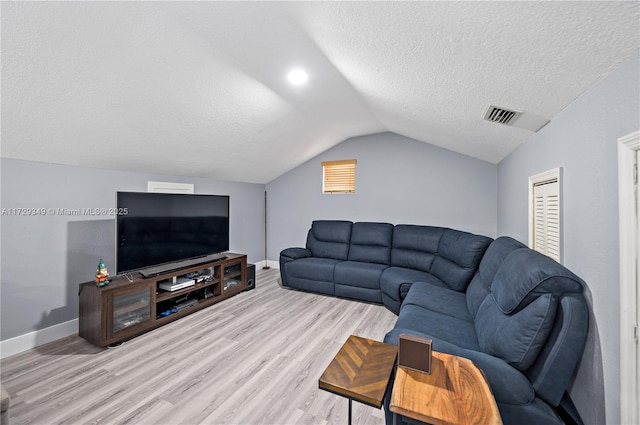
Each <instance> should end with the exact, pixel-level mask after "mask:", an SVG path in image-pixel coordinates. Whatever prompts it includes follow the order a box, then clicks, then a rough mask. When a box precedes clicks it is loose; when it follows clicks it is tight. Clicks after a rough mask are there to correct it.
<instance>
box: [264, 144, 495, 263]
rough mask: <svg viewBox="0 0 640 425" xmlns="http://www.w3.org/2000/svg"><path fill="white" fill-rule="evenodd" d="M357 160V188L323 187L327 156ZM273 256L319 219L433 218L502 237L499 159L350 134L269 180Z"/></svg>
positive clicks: (436, 223)
mask: <svg viewBox="0 0 640 425" xmlns="http://www.w3.org/2000/svg"><path fill="white" fill-rule="evenodd" d="M352 158H355V159H357V161H358V163H357V165H356V193H355V194H351V195H345V194H336V195H324V194H322V166H321V162H322V161H330V160H340V159H352ZM267 193H268V206H267V214H268V217H269V218H268V226H267V229H268V241H269V245H268V257H269V260H274V261H277V260H278V255H279V253H280V251H281V250H282V249H284V248H287V247H291V246H304V244H305V241H306V235H307V230H308V229H309V227H310V225H311V222H312V221H313V220H317V219H344V220H352V221H383V222H389V223H394V224H401V223H410V224H428V225H433V226H444V227H452V228H454V229H460V230H466V231H469V232H473V233H479V234H484V235H488V236H492V237H493V236H495V234H496V227H497V223H496V220H497V211H496V208H497V166H496V165H495V164H491V163H488V162H484V161H480V160H478V159H474V158H471V157H468V156H465V155H461V154H457V153H455V152H451V151H448V150H445V149H441V148H438V147H436V146H433V145H429V144H426V143H423V142H419V141H416V140H414V139H409V138H406V137H403V136H399V135H397V134H394V133H381V134H375V135H370V136H362V137H356V138H352V139H348V140H346V141H344V142H342V143H340V144H339V145H337V146H335V147H334V148H332V149H330V150H328V151H326V152H324V153H322V154H321V155H318V156H317V157H315V158H313V159H311V160H309V161H307V162H306V163H304V164H302V165H300V166H299V167H297V168H295V169H293V170H292V171H290V172H288V173H286V174H284V175H282V176H280V177H278V178H277V179H275V180H273V181H271V182H270V183H268V184H267Z"/></svg>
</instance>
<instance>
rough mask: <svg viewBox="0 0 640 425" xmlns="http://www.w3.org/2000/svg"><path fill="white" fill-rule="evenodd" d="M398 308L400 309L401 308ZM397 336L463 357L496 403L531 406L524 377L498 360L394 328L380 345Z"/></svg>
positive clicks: (531, 394) (531, 391)
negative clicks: (481, 377)
mask: <svg viewBox="0 0 640 425" xmlns="http://www.w3.org/2000/svg"><path fill="white" fill-rule="evenodd" d="M402 309H403V310H404V307H402ZM401 334H411V335H415V336H420V337H423V338H430V339H431V340H432V341H433V350H434V351H439V352H441V353H447V354H452V355H454V356H460V357H464V358H467V359H469V360H471V361H473V362H474V363H475V364H476V365H477V366H478V367H479V368H480V369H481V370H482V372H484V374H485V376H486V377H487V380H488V381H489V386H490V387H491V391H492V392H493V395H494V397H495V399H496V401H497V402H498V403H507V404H512V405H525V404H529V403H531V402H532V401H533V400H534V398H535V391H534V389H533V387H532V386H531V382H529V380H528V379H527V377H526V376H524V375H523V374H522V373H521V372H520V371H518V370H516V369H514V368H513V367H511V366H510V365H509V364H508V363H506V362H505V361H504V360H502V359H500V358H497V357H494V356H491V355H489V354H486V353H482V352H480V351H476V350H468V349H464V348H461V347H459V346H457V345H455V344H451V343H449V342H447V341H445V340H442V339H441V338H438V337H436V336H435V335H433V334H431V333H427V332H417V331H415V330H414V329H411V328H409V329H407V328H402V327H398V326H396V327H395V328H394V329H393V330H392V331H391V332H389V333H387V335H386V336H385V337H384V342H386V343H388V344H394V345H398V337H399V336H400V335H401Z"/></svg>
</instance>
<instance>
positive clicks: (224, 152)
mask: <svg viewBox="0 0 640 425" xmlns="http://www.w3.org/2000/svg"><path fill="white" fill-rule="evenodd" d="M1 7H2V10H1V13H2V15H1V19H2V27H1V31H2V58H1V59H2V87H1V88H2V92H1V96H2V143H1V154H2V156H3V157H6V158H17V159H25V160H33V161H43V162H52V163H61V164H72V165H80V166H86V167H98V168H112V169H119V170H138V171H145V172H151V173H161V174H184V175H191V176H205V177H211V178H215V179H220V180H236V181H245V182H256V183H266V182H268V181H270V180H272V179H274V178H276V177H278V176H279V175H281V174H283V173H285V172H287V171H288V170H290V169H292V168H294V167H296V166H297V165H299V164H301V163H303V162H305V161H306V160H308V159H310V158H312V157H313V156H315V155H317V154H319V153H321V152H323V151H325V150H327V149H329V148H331V147H332V146H334V145H336V144H338V143H340V142H341V141H343V140H345V139H347V138H349V137H352V136H358V135H364V134H371V133H377V132H382V131H392V132H395V133H398V134H401V135H405V136H407V137H411V138H414V139H417V140H420V141H423V142H425V143H430V144H433V145H437V146H441V147H443V148H446V149H450V150H453V151H456V152H460V153H463V154H466V155H470V156H473V157H476V158H479V159H482V160H486V161H490V162H493V163H497V162H499V161H500V160H501V159H503V158H504V157H505V156H507V155H508V154H509V153H510V152H512V151H513V150H514V149H515V148H516V147H517V146H518V145H520V144H521V143H523V142H524V141H525V140H526V139H527V138H528V137H529V136H530V135H531V134H533V133H532V131H531V130H527V129H524V128H520V127H519V126H517V122H516V125H513V126H505V125H500V124H496V123H492V122H488V121H485V120H484V119H483V117H484V114H485V111H486V110H487V108H488V107H489V105H497V106H501V107H505V108H510V109H514V110H519V111H524V112H525V115H526V116H529V117H534V118H535V119H541V120H545V119H546V120H553V118H554V117H555V116H556V115H558V114H559V113H560V112H561V111H562V110H563V108H565V107H566V106H567V105H568V104H569V103H571V102H572V101H573V100H574V99H576V98H577V97H578V96H580V95H581V94H582V93H584V92H585V91H587V90H588V89H589V88H590V87H592V86H593V85H594V84H595V83H596V82H598V80H600V79H601V78H603V77H604V76H605V75H607V74H608V73H609V72H610V71H612V70H613V69H615V68H616V67H617V66H618V65H620V64H621V63H622V62H623V61H624V60H625V59H627V58H628V57H630V56H631V55H633V54H634V53H635V52H636V51H638V49H639V48H640V3H638V2H636V1H629V2H538V1H536V2H401V3H397V2H206V1H205V2H2V6H1ZM294 67H299V68H303V69H305V70H306V71H307V73H308V75H309V78H308V81H307V83H306V84H304V85H301V86H293V85H291V84H290V83H289V82H288V81H287V79H286V76H287V73H288V72H289V71H290V70H291V69H292V68H294Z"/></svg>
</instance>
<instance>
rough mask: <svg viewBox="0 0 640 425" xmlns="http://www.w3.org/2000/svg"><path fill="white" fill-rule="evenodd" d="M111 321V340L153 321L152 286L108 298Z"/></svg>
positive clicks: (114, 294) (123, 291)
mask: <svg viewBox="0 0 640 425" xmlns="http://www.w3.org/2000/svg"><path fill="white" fill-rule="evenodd" d="M107 303H108V304H109V308H107V311H109V312H110V313H111V314H110V316H111V317H110V320H109V322H110V323H109V326H108V329H109V330H110V331H109V332H108V333H109V336H108V337H109V338H110V337H112V336H113V335H115V334H117V333H118V332H125V331H127V330H129V329H131V328H134V327H136V326H137V325H140V324H146V322H148V321H149V320H151V317H152V315H151V313H152V312H151V308H152V303H151V286H149V285H145V286H143V287H140V286H138V287H135V288H134V289H126V290H118V291H113V293H112V294H111V295H110V296H109V297H108V300H107Z"/></svg>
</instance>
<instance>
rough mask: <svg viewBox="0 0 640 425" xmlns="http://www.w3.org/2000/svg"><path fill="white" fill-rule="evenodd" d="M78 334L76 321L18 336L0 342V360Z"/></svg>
mask: <svg viewBox="0 0 640 425" xmlns="http://www.w3.org/2000/svg"><path fill="white" fill-rule="evenodd" d="M77 333H78V319H73V320H69V321H68V322H64V323H58V324H57V325H53V326H49V327H48V328H44V329H40V330H37V331H34V332H29V333H28V334H24V335H20V336H17V337H15V338H9V339H7V340H4V341H0V358H3V359H4V358H6V357H9V356H13V355H15V354H19V353H22V352H23V351H27V350H30V349H32V348H35V347H37V346H39V345H43V344H47V343H49V342H52V341H55V340H56V339H60V338H64V337H67V336H70V335H74V334H77Z"/></svg>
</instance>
